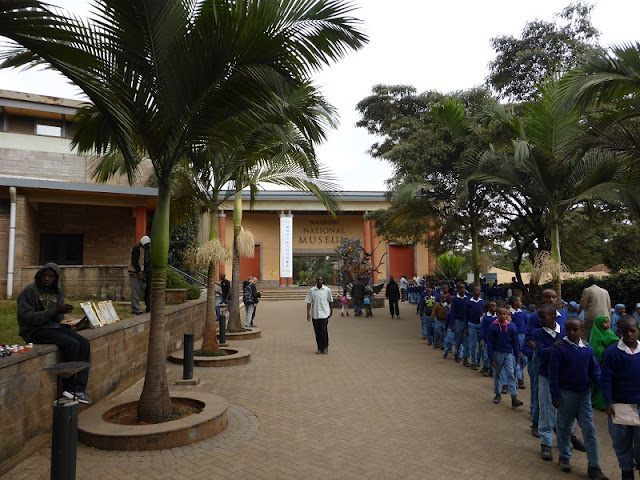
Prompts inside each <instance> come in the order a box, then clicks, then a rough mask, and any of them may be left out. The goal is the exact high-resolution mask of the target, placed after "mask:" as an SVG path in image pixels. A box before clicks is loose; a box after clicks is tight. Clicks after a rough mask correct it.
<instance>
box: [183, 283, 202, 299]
mask: <svg viewBox="0 0 640 480" xmlns="http://www.w3.org/2000/svg"><path fill="white" fill-rule="evenodd" d="M201 292H202V289H201V288H200V285H189V286H188V287H187V300H197V299H199V298H200V293H201Z"/></svg>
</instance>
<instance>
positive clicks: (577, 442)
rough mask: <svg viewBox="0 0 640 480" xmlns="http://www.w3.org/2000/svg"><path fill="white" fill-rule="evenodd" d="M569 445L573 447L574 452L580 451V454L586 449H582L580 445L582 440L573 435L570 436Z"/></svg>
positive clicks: (582, 446) (582, 445)
mask: <svg viewBox="0 0 640 480" xmlns="http://www.w3.org/2000/svg"><path fill="white" fill-rule="evenodd" d="M571 445H573V448H575V449H576V450H580V451H581V452H586V451H587V449H586V448H584V443H582V440H580V439H579V438H578V437H576V436H575V435H571Z"/></svg>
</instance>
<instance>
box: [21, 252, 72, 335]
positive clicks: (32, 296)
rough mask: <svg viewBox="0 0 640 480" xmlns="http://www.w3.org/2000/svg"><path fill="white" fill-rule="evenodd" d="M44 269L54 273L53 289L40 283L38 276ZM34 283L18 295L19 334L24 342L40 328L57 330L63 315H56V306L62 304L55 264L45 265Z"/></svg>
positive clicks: (38, 273) (58, 271) (62, 299)
mask: <svg viewBox="0 0 640 480" xmlns="http://www.w3.org/2000/svg"><path fill="white" fill-rule="evenodd" d="M46 269H51V270H53V271H54V272H55V273H56V283H55V285H54V286H53V288H46V287H45V286H44V285H42V283H41V281H40V275H42V272H43V271H45V270H46ZM34 279H35V281H34V282H33V283H31V284H29V285H27V286H26V287H25V288H24V289H23V290H22V291H21V292H20V295H18V326H19V327H20V330H19V333H20V336H21V337H22V338H24V340H25V342H30V341H31V335H32V334H33V332H35V331H36V330H38V329H40V328H59V327H60V322H61V321H62V320H63V319H64V315H57V314H56V305H62V304H63V303H64V295H63V293H62V288H61V287H60V285H59V283H60V267H58V265H56V264H55V263H47V264H45V265H44V266H43V267H42V268H41V269H40V270H38V272H37V273H36V275H35V277H34Z"/></svg>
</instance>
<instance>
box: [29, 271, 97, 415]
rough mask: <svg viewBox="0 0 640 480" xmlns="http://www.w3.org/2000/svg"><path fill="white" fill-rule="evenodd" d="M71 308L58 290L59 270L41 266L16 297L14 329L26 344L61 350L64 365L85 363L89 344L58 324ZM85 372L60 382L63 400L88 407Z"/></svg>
mask: <svg viewBox="0 0 640 480" xmlns="http://www.w3.org/2000/svg"><path fill="white" fill-rule="evenodd" d="M72 310H73V305H69V304H65V303H64V294H63V292H62V287H61V286H60V267H58V265H56V264H55V263H47V264H45V265H44V266H43V267H42V268H41V269H40V270H38V272H37V273H36V275H35V277H34V282H33V283H31V284H29V285H27V286H26V287H25V288H24V289H23V290H22V291H21V292H20V295H19V296H18V326H19V333H20V336H21V337H22V338H23V339H24V341H25V342H28V343H52V344H54V345H57V346H59V347H60V349H61V350H62V361H64V362H88V361H89V358H90V356H91V346H90V345H89V340H87V339H86V338H84V337H83V336H82V335H79V334H77V333H76V332H74V331H72V330H71V328H70V327H69V326H67V325H62V324H61V323H60V322H62V320H63V319H64V314H65V313H71V311H72ZM88 382H89V369H88V368H85V369H84V370H82V371H81V372H79V373H78V374H77V375H76V379H75V382H74V378H73V377H70V378H65V379H64V380H63V386H64V392H62V395H63V396H65V397H66V398H74V397H76V398H77V399H78V401H79V402H80V403H86V404H89V403H91V399H90V398H89V394H88V393H87V383H88Z"/></svg>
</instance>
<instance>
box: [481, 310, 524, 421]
mask: <svg viewBox="0 0 640 480" xmlns="http://www.w3.org/2000/svg"><path fill="white" fill-rule="evenodd" d="M497 313H498V320H496V321H494V322H493V323H492V324H491V325H490V326H489V331H488V332H487V347H488V349H489V360H490V361H491V366H492V367H493V368H494V373H493V393H495V397H493V403H500V400H501V396H500V387H501V385H500V383H501V382H500V376H501V375H500V373H501V372H502V370H503V369H505V371H506V376H507V385H508V387H509V393H510V394H511V407H512V408H516V407H519V406H521V405H522V402H521V401H520V400H518V390H517V387H516V379H515V368H514V364H515V363H514V362H515V361H516V359H517V358H518V357H519V356H520V348H519V347H518V335H517V332H516V327H515V325H514V324H513V323H511V322H509V310H507V309H506V308H504V307H500V308H498V311H497Z"/></svg>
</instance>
